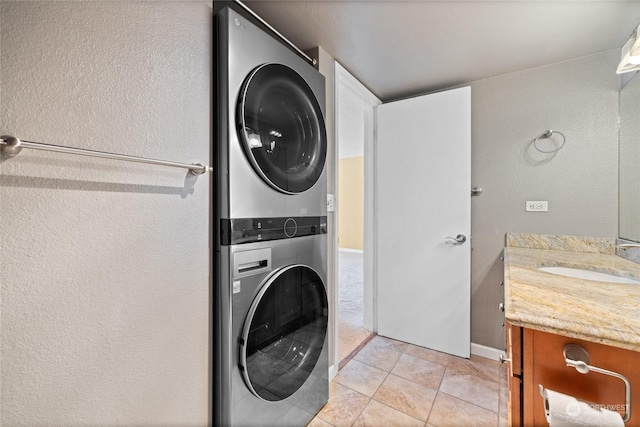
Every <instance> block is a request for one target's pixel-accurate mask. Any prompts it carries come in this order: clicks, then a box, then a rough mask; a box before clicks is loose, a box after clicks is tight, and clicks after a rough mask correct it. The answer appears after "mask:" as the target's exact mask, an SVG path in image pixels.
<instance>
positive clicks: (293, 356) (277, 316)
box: [240, 265, 328, 401]
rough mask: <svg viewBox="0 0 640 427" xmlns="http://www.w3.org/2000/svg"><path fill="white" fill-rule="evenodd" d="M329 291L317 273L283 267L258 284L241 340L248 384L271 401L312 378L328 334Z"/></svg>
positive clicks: (300, 268)
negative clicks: (261, 284)
mask: <svg viewBox="0 0 640 427" xmlns="http://www.w3.org/2000/svg"><path fill="white" fill-rule="evenodd" d="M327 315H328V305H327V294H326V292H325V289H324V284H323V283H322V280H321V279H320V277H319V276H318V274H317V273H316V272H315V271H314V270H313V269H311V268H309V267H307V266H303V265H292V266H288V267H284V268H282V269H280V270H278V271H277V272H276V273H274V274H273V275H272V276H270V278H269V279H268V280H267V282H266V283H265V284H264V285H263V286H262V288H260V291H259V292H258V295H257V296H256V298H255V300H254V301H253V303H252V304H251V307H250V309H249V313H248V315H247V318H246V320H245V323H244V328H243V331H242V340H241V341H240V343H241V344H240V365H241V366H242V367H243V369H242V373H243V376H244V379H245V382H246V383H247V386H248V387H249V389H250V390H251V391H252V392H253V393H254V394H255V395H256V396H258V397H261V398H262V399H264V400H269V401H278V400H283V399H286V398H287V397H289V396H291V395H292V394H293V393H295V392H296V391H297V390H298V389H299V388H300V387H301V386H302V385H303V384H304V383H305V381H306V380H307V378H309V376H310V375H311V372H312V371H313V369H314V367H315V366H316V364H317V362H318V359H319V357H320V353H321V352H322V347H323V345H324V342H325V337H326V335H327Z"/></svg>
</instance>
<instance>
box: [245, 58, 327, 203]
mask: <svg viewBox="0 0 640 427" xmlns="http://www.w3.org/2000/svg"><path fill="white" fill-rule="evenodd" d="M238 116H239V117H238V123H239V126H240V129H238V131H239V133H240V139H241V141H242V143H243V145H244V149H245V152H246V154H247V157H248V158H249V161H250V162H251V164H252V166H253V168H254V169H255V170H256V172H257V173H258V175H260V176H261V177H262V179H263V180H264V181H265V182H266V183H267V184H269V185H270V186H272V187H273V188H275V189H277V190H279V191H282V192H283V193H288V194H295V193H302V192H304V191H306V190H308V189H309V188H311V187H312V186H313V185H314V184H315V183H316V181H317V180H318V179H319V178H320V175H321V174H322V169H323V168H324V163H325V158H326V155H327V134H326V129H325V123H324V118H323V116H322V110H321V109H320V105H319V104H318V100H317V99H316V97H315V95H314V94H313V91H312V90H311V88H310V87H309V85H308V84H307V82H306V81H305V80H304V79H303V78H302V76H300V74H298V73H297V72H295V71H294V70H292V69H291V68H289V67H286V66H284V65H281V64H263V65H261V66H259V67H257V68H256V69H254V70H253V71H252V72H251V74H249V76H248V77H247V79H246V80H245V82H244V85H243V87H242V91H241V93H240V98H239V101H238Z"/></svg>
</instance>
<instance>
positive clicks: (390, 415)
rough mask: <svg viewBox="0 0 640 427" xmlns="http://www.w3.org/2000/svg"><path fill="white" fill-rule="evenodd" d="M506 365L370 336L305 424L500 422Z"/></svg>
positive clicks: (436, 426) (502, 421) (316, 426)
mask: <svg viewBox="0 0 640 427" xmlns="http://www.w3.org/2000/svg"><path fill="white" fill-rule="evenodd" d="M507 387H508V383H507V367H506V366H501V365H500V364H499V363H498V362H495V361H492V360H489V359H485V358H482V357H476V356H471V359H470V360H467V359H463V358H459V357H455V356H450V355H448V354H445V353H440V352H437V351H434V350H430V349H426V348H423V347H418V346H415V345H411V344H407V343H404V342H400V341H395V340H392V339H388V338H384V337H380V336H376V337H375V338H374V339H373V340H371V341H370V342H369V343H368V344H367V345H366V346H365V347H364V348H363V349H362V350H361V351H360V352H359V353H358V354H356V356H355V357H354V358H353V359H352V360H351V361H350V362H349V363H348V364H347V365H345V367H344V368H342V370H340V372H339V373H338V375H337V376H336V377H335V378H334V380H333V381H331V383H330V385H329V402H328V403H327V404H326V405H325V407H324V408H323V409H322V410H321V411H320V413H319V414H318V415H317V416H316V417H315V418H314V419H313V420H312V421H311V422H310V423H309V425H308V427H330V426H335V427H342V426H376V427H377V426H434V427H441V426H456V427H459V426H460V427H461V426H492V427H498V426H500V427H501V426H506V425H507V399H508V388H507Z"/></svg>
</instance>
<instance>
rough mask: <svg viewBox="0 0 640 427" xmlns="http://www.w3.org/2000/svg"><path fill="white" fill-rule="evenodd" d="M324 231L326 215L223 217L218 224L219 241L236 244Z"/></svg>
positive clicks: (322, 232)
mask: <svg viewBox="0 0 640 427" xmlns="http://www.w3.org/2000/svg"><path fill="white" fill-rule="evenodd" d="M326 233H327V217H326V216H303V217H283V218H235V219H223V220H221V224H220V243H221V244H222V245H237V244H242V243H254V242H261V241H266V240H280V239H291V238H294V237H304V236H313V235H316V234H326Z"/></svg>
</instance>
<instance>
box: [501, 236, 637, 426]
mask: <svg viewBox="0 0 640 427" xmlns="http://www.w3.org/2000/svg"><path fill="white" fill-rule="evenodd" d="M506 246H507V247H506V248H505V250H504V274H505V281H504V286H505V303H504V311H505V318H506V326H507V359H506V360H505V361H506V362H508V364H509V424H510V425H511V426H520V425H524V426H532V425H533V426H538V425H540V426H546V425H548V423H547V420H546V418H545V398H544V397H543V390H547V389H549V390H553V391H556V392H559V393H563V394H566V395H569V396H574V397H576V398H577V399H580V400H583V401H587V402H591V403H593V404H594V405H595V406H598V407H602V408H605V409H609V410H612V411H617V412H619V413H620V415H621V416H622V417H625V416H627V411H629V410H630V411H631V412H630V417H629V420H628V422H626V424H625V425H627V426H634V425H636V426H640V368H639V366H640V264H636V263H634V262H631V261H629V260H626V259H624V258H621V257H619V256H616V255H615V240H614V239H601V238H580V237H573V236H550V235H534V234H520V233H509V234H508V235H507V245H506ZM541 267H542V268H545V270H549V269H547V268H546V267H560V268H565V269H574V270H562V269H555V270H554V269H551V271H555V272H556V273H562V274H568V276H567V275H560V274H555V273H551V272H549V271H544V270H542V269H541ZM589 272H595V273H600V274H608V275H609V276H601V277H597V276H593V277H591V276H589V274H590V273H589ZM584 274H586V277H588V278H589V279H585V278H578V277H574V276H576V275H578V276H581V275H584ZM594 277H597V279H596V280H594ZM614 281H618V282H622V283H615V282H614ZM625 282H626V283H625ZM567 345H570V346H569V347H567ZM579 348H581V349H583V350H584V352H583V351H581V350H577V349H579ZM567 351H568V353H567ZM576 352H577V353H576ZM585 352H586V354H587V356H586V357H587V359H586V360H585V363H584V364H582V365H581V364H580V363H574V365H577V366H578V367H580V368H581V370H582V371H589V372H587V373H580V372H578V370H577V369H576V367H575V366H567V362H566V359H568V360H569V361H577V362H579V361H580V359H581V358H585V355H584V353H585ZM565 353H566V354H565ZM585 366H586V368H585ZM612 374H615V375H612ZM616 375H617V376H616ZM621 377H624V378H626V379H627V380H628V382H629V385H628V386H627V385H626V384H625V382H624V380H623V379H621ZM540 386H542V389H541V387H540ZM629 386H630V388H629ZM627 389H629V390H630V391H627ZM627 399H629V407H627Z"/></svg>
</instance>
